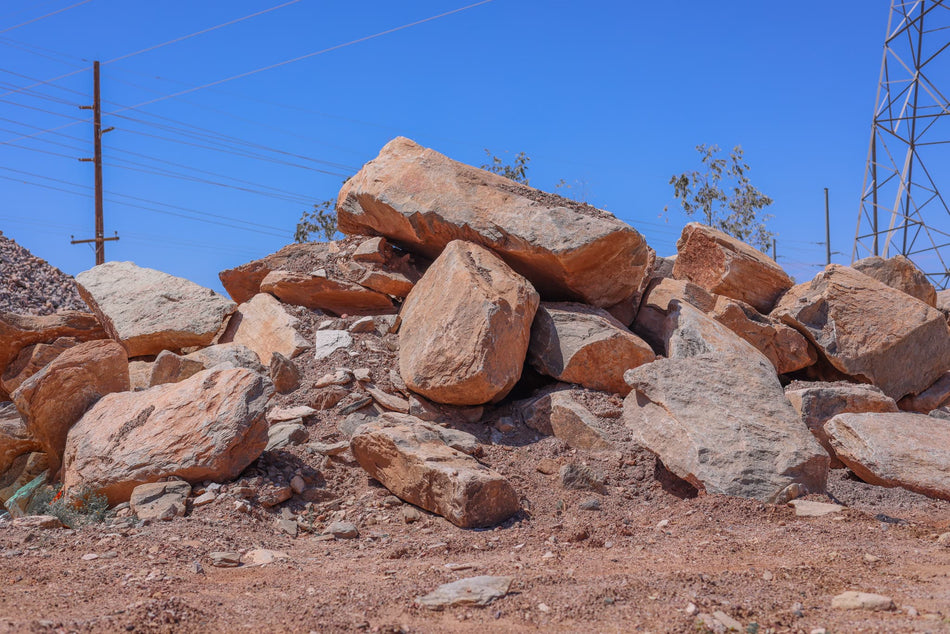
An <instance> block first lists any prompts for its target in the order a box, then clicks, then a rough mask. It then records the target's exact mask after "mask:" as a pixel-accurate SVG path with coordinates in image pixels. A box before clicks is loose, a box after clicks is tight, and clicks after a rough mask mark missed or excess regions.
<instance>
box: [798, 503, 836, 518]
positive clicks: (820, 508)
mask: <svg viewBox="0 0 950 634" xmlns="http://www.w3.org/2000/svg"><path fill="white" fill-rule="evenodd" d="M788 505H789V506H791V507H792V508H794V509H795V515H796V516H798V517H824V516H825V515H832V514H834V513H840V512H841V511H843V510H844V507H843V506H841V505H840V504H829V503H828V502H815V501H813V500H792V501H791V502H789V503H788Z"/></svg>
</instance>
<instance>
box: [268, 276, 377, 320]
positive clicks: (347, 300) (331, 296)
mask: <svg viewBox="0 0 950 634" xmlns="http://www.w3.org/2000/svg"><path fill="white" fill-rule="evenodd" d="M261 291H262V292H264V293H270V294H271V295H274V296H275V297H277V299H279V300H280V301H282V302H283V303H285V304H292V305H294V306H304V307H306V308H315V309H319V310H325V311H328V312H331V313H335V314H337V315H343V314H349V315H353V314H366V313H370V314H372V313H380V312H389V311H391V310H393V302H392V300H391V299H389V298H388V297H387V296H386V295H384V294H382V293H379V292H377V291H374V290H371V289H369V288H366V287H365V286H361V285H359V284H356V283H354V282H350V281H347V280H342V279H333V278H330V277H327V276H326V275H325V274H324V275H317V274H314V273H294V272H291V271H271V272H270V273H268V274H267V277H265V278H264V280H263V281H262V282H261Z"/></svg>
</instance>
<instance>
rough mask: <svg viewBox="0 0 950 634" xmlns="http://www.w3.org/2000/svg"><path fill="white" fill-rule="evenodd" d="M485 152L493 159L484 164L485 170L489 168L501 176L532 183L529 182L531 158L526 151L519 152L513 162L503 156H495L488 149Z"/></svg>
mask: <svg viewBox="0 0 950 634" xmlns="http://www.w3.org/2000/svg"><path fill="white" fill-rule="evenodd" d="M485 154H487V155H488V158H489V159H491V160H490V161H489V162H488V163H485V164H484V165H482V169H483V170H488V171H489V172H491V173H493V174H498V175H499V176H504V177H505V178H509V179H511V180H513V181H515V182H516V183H521V184H523V185H530V184H531V183H529V182H528V162H529V161H530V160H531V157H529V156H528V155H527V154H525V153H524V152H518V154H517V156H515V160H514V161H513V162H512V163H510V164H509V163H505V162H504V161H503V160H502V159H501V158H499V157H497V156H495V155H494V154H492V153H491V152H490V151H488V150H487V149H486V150H485Z"/></svg>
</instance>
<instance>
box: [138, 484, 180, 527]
mask: <svg viewBox="0 0 950 634" xmlns="http://www.w3.org/2000/svg"><path fill="white" fill-rule="evenodd" d="M189 495H191V485H190V484H188V483H187V482H184V481H183V480H172V481H170V482H150V483H148V484H140V485H138V486H137V487H135V488H134V489H132V496H131V497H130V498H129V506H130V507H131V508H132V512H133V513H135V515H136V517H138V518H139V519H140V520H152V521H155V520H170V519H174V518H176V517H181V516H183V515H184V514H185V501H186V500H187V499H188V496H189Z"/></svg>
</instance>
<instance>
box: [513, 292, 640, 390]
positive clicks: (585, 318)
mask: <svg viewBox="0 0 950 634" xmlns="http://www.w3.org/2000/svg"><path fill="white" fill-rule="evenodd" d="M655 358H656V355H655V354H653V350H652V349H651V348H650V346H649V345H648V344H647V343H646V342H645V341H643V340H642V339H640V337H637V336H636V335H635V334H633V333H632V332H630V331H629V330H627V329H626V328H625V327H624V326H623V325H622V324H621V323H620V322H619V321H617V320H616V319H614V318H613V317H612V316H611V315H610V313H608V312H607V311H605V310H602V309H598V308H592V307H590V306H586V305H584V304H575V303H569V302H562V303H542V304H541V306H540V308H539V309H538V311H537V313H536V314H535V316H534V322H533V324H532V326H531V342H530V345H529V347H528V361H529V362H530V363H531V365H532V366H534V368H535V369H536V370H537V371H538V372H540V373H541V374H546V375H548V376H551V377H554V378H556V379H558V380H560V381H565V382H567V383H577V384H579V385H583V386H585V387H589V388H592V389H595V390H604V391H607V392H615V393H617V394H624V395H626V394H627V393H628V392H629V391H630V387H629V386H628V385H627V384H626V383H624V381H623V373H624V372H626V371H627V370H629V369H630V368H635V367H637V366H639V365H642V364H644V363H649V362H650V361H653V359H655Z"/></svg>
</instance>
